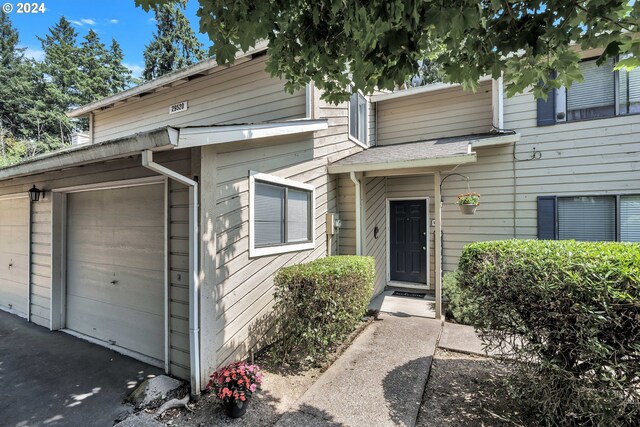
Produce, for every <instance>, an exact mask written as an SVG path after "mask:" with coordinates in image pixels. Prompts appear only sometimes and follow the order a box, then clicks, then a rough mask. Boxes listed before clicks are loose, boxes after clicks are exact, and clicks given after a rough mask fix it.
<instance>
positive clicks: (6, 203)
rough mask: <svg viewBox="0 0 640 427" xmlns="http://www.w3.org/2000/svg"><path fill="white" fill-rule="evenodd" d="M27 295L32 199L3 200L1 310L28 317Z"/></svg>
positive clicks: (0, 224)
mask: <svg viewBox="0 0 640 427" xmlns="http://www.w3.org/2000/svg"><path fill="white" fill-rule="evenodd" d="M25 196H26V195H25ZM28 295H29V199H28V198H27V197H17V198H5V199H0V309H4V310H7V311H10V312H13V313H16V314H18V315H19V316H22V317H27V316H28V311H29V296H28Z"/></svg>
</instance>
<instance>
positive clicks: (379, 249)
mask: <svg viewBox="0 0 640 427" xmlns="http://www.w3.org/2000/svg"><path fill="white" fill-rule="evenodd" d="M364 185H365V194H366V199H365V200H366V203H365V212H366V219H367V221H366V227H365V242H366V243H365V249H364V255H367V256H371V257H373V259H374V260H375V267H376V277H375V282H374V288H373V294H374V295H377V294H379V293H380V292H382V291H383V290H384V287H385V286H386V264H387V232H386V223H387V219H386V218H387V213H386V193H387V191H386V182H385V178H367V179H366V180H365V183H364ZM376 227H378V230H379V231H378V237H377V238H375V237H374V235H375V234H374V230H375V228H376Z"/></svg>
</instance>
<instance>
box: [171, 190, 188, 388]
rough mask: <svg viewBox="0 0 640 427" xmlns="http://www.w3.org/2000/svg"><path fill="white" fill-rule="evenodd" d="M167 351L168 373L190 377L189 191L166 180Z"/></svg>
mask: <svg viewBox="0 0 640 427" xmlns="http://www.w3.org/2000/svg"><path fill="white" fill-rule="evenodd" d="M169 259H170V261H171V262H170V264H169V284H170V286H171V287H170V289H169V304H170V309H169V312H170V318H169V331H170V336H169V352H170V358H171V366H170V369H171V373H173V374H174V375H176V376H179V377H181V378H188V377H189V370H190V359H189V189H188V188H187V187H186V186H184V185H182V184H179V183H177V182H175V181H171V180H170V181H169Z"/></svg>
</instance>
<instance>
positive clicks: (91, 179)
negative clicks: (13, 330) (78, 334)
mask: <svg viewBox="0 0 640 427" xmlns="http://www.w3.org/2000/svg"><path fill="white" fill-rule="evenodd" d="M155 160H156V161H157V162H158V163H161V164H162V165H164V166H166V167H168V168H170V169H173V170H175V171H177V172H178V173H181V174H185V175H190V170H191V153H190V151H189V150H177V151H172V152H163V153H157V154H156V156H155ZM140 163H141V159H140V156H133V157H131V158H127V159H119V160H110V161H107V162H102V163H95V164H90V165H85V166H82V167H75V168H70V169H66V170H64V171H62V172H61V171H54V172H47V173H43V174H38V175H34V176H29V177H22V178H16V179H12V180H6V181H0V196H1V195H5V194H16V193H23V192H24V193H26V192H27V190H28V189H29V188H31V186H32V185H34V184H35V185H36V186H37V187H38V188H41V189H45V190H46V193H45V197H44V199H40V201H39V202H37V203H33V204H32V209H33V213H32V226H31V228H32V229H31V238H32V251H33V252H32V260H31V262H32V266H31V310H32V312H31V320H32V321H33V322H34V323H36V324H38V325H41V326H44V327H47V328H48V327H49V326H50V309H51V301H50V299H51V281H52V266H51V256H52V255H51V247H52V243H51V240H52V234H51V233H52V229H51V220H52V212H51V206H52V205H51V190H52V189H56V188H65V187H72V186H78V185H86V184H97V183H101V182H111V181H120V180H128V179H136V178H143V177H150V176H157V175H156V174H154V173H153V172H152V171H150V170H148V169H145V168H143V167H142V166H140ZM171 188H172V189H174V188H176V186H174V185H173V184H172V186H171ZM175 193H176V194H174V193H172V194H171V199H170V204H171V206H172V209H171V211H170V212H169V218H170V221H172V226H171V230H170V233H173V236H175V237H176V238H172V241H171V242H170V248H171V249H170V250H175V251H176V253H172V254H171V256H170V260H169V262H170V265H169V266H170V270H171V274H172V276H171V285H172V286H171V289H170V294H171V305H170V309H171V311H170V316H171V318H170V322H171V336H170V345H171V353H170V362H171V373H172V374H173V375H176V376H179V377H182V378H188V367H189V362H188V361H189V356H188V351H189V345H188V339H186V337H188V335H187V334H188V330H189V326H188V323H189V322H188V311H185V307H188V305H186V303H187V302H188V292H187V288H185V287H184V286H182V285H181V281H185V280H186V282H185V283H188V277H185V276H184V275H183V276H182V278H181V280H180V281H179V280H176V279H175V275H174V274H175V272H178V271H180V272H182V271H185V270H186V269H187V268H188V261H186V260H185V257H184V253H182V252H181V249H180V248H179V247H177V246H176V245H178V243H177V241H178V240H179V239H178V238H179V237H181V236H184V235H187V236H188V227H187V225H186V214H185V213H184V212H185V209H184V207H183V205H184V203H183V202H184V199H183V198H182V199H181V198H180V196H179V195H178V193H180V191H176V192H175ZM181 208H182V209H181ZM171 243H173V245H172V244H171ZM182 250H183V249H182Z"/></svg>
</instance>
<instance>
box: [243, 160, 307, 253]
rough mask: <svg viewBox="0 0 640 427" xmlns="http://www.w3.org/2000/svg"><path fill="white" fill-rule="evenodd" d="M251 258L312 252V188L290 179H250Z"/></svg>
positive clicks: (261, 176)
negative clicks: (301, 251)
mask: <svg viewBox="0 0 640 427" xmlns="http://www.w3.org/2000/svg"><path fill="white" fill-rule="evenodd" d="M249 197H250V201H249V203H250V206H249V217H250V218H249V221H250V231H249V240H250V255H251V256H262V255H273V254H278V253H284V252H293V251H300V250H306V249H313V248H314V239H313V237H314V236H313V231H314V226H313V223H314V218H313V212H314V207H313V206H314V188H313V186H311V185H308V184H304V183H301V182H297V181H292V180H289V179H283V178H279V177H276V176H272V175H267V174H261V173H253V174H252V175H251V176H250V177H249Z"/></svg>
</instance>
